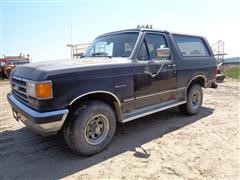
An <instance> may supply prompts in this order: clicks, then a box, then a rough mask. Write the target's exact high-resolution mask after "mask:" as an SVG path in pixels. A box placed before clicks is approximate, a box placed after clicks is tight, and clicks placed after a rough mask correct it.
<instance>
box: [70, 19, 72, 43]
mask: <svg viewBox="0 0 240 180" xmlns="http://www.w3.org/2000/svg"><path fill="white" fill-rule="evenodd" d="M70 44H72V22H71V23H70Z"/></svg>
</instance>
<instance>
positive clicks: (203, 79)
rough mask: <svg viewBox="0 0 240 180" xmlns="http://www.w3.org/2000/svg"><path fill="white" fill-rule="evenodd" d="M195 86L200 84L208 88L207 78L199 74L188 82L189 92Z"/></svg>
mask: <svg viewBox="0 0 240 180" xmlns="http://www.w3.org/2000/svg"><path fill="white" fill-rule="evenodd" d="M193 84H199V85H200V86H202V87H207V78H206V76H205V75H204V74H198V75H195V76H194V77H192V79H191V80H190V81H189V82H188V85H187V90H188V89H189V87H190V86H191V85H193Z"/></svg>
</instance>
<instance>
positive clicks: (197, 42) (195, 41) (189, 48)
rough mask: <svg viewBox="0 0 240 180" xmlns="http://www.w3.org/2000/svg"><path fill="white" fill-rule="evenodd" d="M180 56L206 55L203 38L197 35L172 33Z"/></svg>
mask: <svg viewBox="0 0 240 180" xmlns="http://www.w3.org/2000/svg"><path fill="white" fill-rule="evenodd" d="M173 37H174V40H175V41H176V43H177V46H178V48H179V50H180V52H181V54H182V56H208V55H209V54H208V51H207V49H206V47H205V44H204V42H203V40H202V39H201V38H199V37H191V36H181V35H173Z"/></svg>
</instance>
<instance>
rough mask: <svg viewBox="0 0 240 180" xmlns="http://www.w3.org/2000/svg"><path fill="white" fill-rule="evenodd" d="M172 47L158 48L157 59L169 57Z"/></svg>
mask: <svg viewBox="0 0 240 180" xmlns="http://www.w3.org/2000/svg"><path fill="white" fill-rule="evenodd" d="M169 58H170V49H169V48H158V49H157V59H169Z"/></svg>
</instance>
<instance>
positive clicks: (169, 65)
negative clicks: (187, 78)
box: [168, 64, 176, 67]
mask: <svg viewBox="0 0 240 180" xmlns="http://www.w3.org/2000/svg"><path fill="white" fill-rule="evenodd" d="M168 67H176V64H168Z"/></svg>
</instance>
